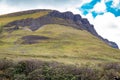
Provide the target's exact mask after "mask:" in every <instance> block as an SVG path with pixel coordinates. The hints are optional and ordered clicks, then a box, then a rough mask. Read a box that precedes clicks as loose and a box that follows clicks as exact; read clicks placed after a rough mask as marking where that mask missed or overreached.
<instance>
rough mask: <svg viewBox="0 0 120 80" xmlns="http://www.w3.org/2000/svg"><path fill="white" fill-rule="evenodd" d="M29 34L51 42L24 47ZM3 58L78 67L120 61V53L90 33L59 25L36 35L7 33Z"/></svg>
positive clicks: (0, 50)
mask: <svg viewBox="0 0 120 80" xmlns="http://www.w3.org/2000/svg"><path fill="white" fill-rule="evenodd" d="M27 35H37V36H45V37H49V38H50V39H48V40H40V41H39V43H36V44H21V42H22V41H23V40H21V37H23V36H27ZM0 55H1V56H0V57H1V58H3V57H5V58H12V59H18V60H19V59H28V58H29V59H30V58H35V59H41V60H45V61H57V62H62V63H66V64H75V65H76V64H81V63H83V64H85V63H91V64H96V63H101V62H118V61H119V60H120V58H119V56H120V51H119V50H117V49H113V48H111V47H109V46H108V45H106V44H105V43H104V42H102V41H101V40H99V39H98V38H96V37H95V36H93V35H91V34H90V33H89V32H87V31H84V30H78V29H75V28H72V27H68V26H63V25H57V24H49V25H45V26H42V27H41V28H40V29H39V30H37V31H34V32H32V31H28V30H27V31H26V30H25V29H20V30H16V31H13V32H11V33H8V32H3V34H2V38H1V46H0Z"/></svg>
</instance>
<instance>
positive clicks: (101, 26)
mask: <svg viewBox="0 0 120 80" xmlns="http://www.w3.org/2000/svg"><path fill="white" fill-rule="evenodd" d="M29 9H55V10H59V11H61V12H64V11H72V12H73V13H75V14H80V15H81V16H82V17H85V18H88V19H89V21H90V23H91V24H94V27H95V29H96V31H97V32H98V34H100V35H101V36H102V37H104V38H106V39H109V40H110V41H114V42H116V43H117V44H118V45H119V47H120V0H0V15H2V14H6V13H11V12H16V11H22V10H29Z"/></svg>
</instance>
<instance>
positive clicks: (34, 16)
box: [0, 11, 50, 24]
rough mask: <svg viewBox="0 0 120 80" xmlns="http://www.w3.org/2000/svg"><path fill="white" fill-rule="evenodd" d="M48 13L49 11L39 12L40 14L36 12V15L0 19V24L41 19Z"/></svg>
mask: <svg viewBox="0 0 120 80" xmlns="http://www.w3.org/2000/svg"><path fill="white" fill-rule="evenodd" d="M49 12H50V11H40V12H36V13H33V14H25V15H21V16H13V17H8V16H6V17H1V18H0V23H2V24H7V23H9V22H12V21H15V20H20V19H27V18H38V17H42V16H45V15H47V14H48V13H49Z"/></svg>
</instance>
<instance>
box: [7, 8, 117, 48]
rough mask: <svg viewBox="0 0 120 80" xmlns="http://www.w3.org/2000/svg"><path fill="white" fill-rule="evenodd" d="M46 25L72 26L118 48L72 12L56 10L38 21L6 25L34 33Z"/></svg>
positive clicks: (25, 20)
mask: <svg viewBox="0 0 120 80" xmlns="http://www.w3.org/2000/svg"><path fill="white" fill-rule="evenodd" d="M37 11H38V10H37ZM46 24H60V25H66V26H71V27H74V28H77V29H80V30H87V31H88V32H90V33H91V34H93V35H94V36H96V37H98V38H99V39H101V40H102V41H104V42H105V43H106V44H108V45H109V46H111V47H113V48H118V46H117V44H116V43H115V42H111V41H108V40H107V39H104V38H102V37H101V36H100V35H98V33H97V32H96V30H95V29H94V26H93V25H92V24H90V23H89V21H88V20H87V19H85V18H82V17H81V16H80V15H79V14H76V15H74V14H73V13H72V12H64V13H61V12H59V11H56V10H54V11H51V12H50V13H49V14H48V15H45V16H43V17H39V18H36V19H33V18H28V19H22V20H17V21H13V22H10V23H8V24H7V25H5V27H13V26H14V28H13V29H9V30H16V29H19V26H22V27H26V26H29V28H30V29H31V30H32V31H35V30H37V29H39V28H40V27H41V26H43V25H46Z"/></svg>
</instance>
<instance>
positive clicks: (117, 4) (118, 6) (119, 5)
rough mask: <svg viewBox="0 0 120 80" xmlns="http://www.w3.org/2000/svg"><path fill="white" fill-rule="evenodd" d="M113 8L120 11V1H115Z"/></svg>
mask: <svg viewBox="0 0 120 80" xmlns="http://www.w3.org/2000/svg"><path fill="white" fill-rule="evenodd" d="M112 7H114V8H119V9H120V0H113V4H112Z"/></svg>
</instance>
